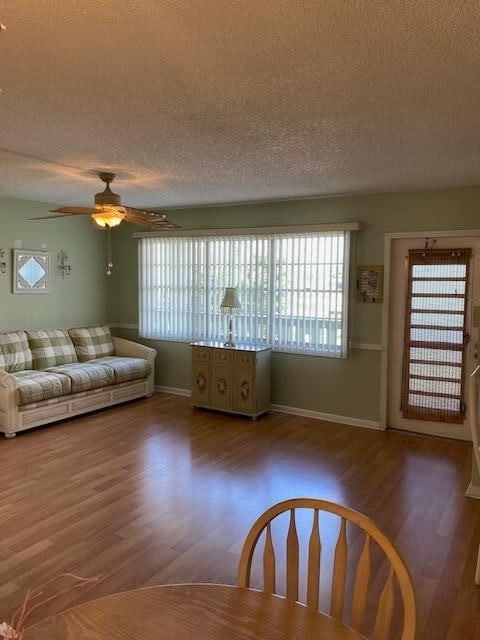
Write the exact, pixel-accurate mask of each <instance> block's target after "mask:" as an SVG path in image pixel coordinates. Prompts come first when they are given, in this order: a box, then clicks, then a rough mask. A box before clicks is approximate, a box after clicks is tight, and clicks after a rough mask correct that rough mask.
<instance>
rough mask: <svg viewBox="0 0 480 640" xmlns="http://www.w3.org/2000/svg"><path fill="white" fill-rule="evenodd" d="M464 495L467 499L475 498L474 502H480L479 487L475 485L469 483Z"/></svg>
mask: <svg viewBox="0 0 480 640" xmlns="http://www.w3.org/2000/svg"><path fill="white" fill-rule="evenodd" d="M465 495H466V496H467V498H475V500H480V487H477V485H475V484H472V483H471V482H470V484H469V485H468V488H467V490H466V491H465Z"/></svg>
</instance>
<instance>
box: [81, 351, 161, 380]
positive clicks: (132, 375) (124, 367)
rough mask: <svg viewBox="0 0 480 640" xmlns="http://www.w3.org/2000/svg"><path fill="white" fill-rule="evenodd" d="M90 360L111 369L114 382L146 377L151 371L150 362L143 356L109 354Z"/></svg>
mask: <svg viewBox="0 0 480 640" xmlns="http://www.w3.org/2000/svg"><path fill="white" fill-rule="evenodd" d="M90 362H91V363H95V364H100V365H103V366H106V367H109V368H111V369H113V372H114V375H115V383H116V384H119V383H121V382H129V381H130V380H141V379H142V378H148V376H149V375H150V372H151V367H150V363H149V362H148V360H144V359H143V358H120V357H118V356H109V357H107V358H97V359H96V360H91V361H90Z"/></svg>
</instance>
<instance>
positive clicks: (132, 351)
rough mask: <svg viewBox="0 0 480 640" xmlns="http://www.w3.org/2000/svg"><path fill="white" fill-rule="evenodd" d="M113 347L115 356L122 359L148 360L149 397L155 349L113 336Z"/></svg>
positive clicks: (151, 387) (153, 375) (153, 370)
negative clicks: (149, 368) (149, 369)
mask: <svg viewBox="0 0 480 640" xmlns="http://www.w3.org/2000/svg"><path fill="white" fill-rule="evenodd" d="M113 347H114V349H115V355H116V356H120V357H122V358H143V359H144V360H148V362H149V363H150V367H151V369H152V371H151V373H150V375H149V377H148V395H149V396H151V395H152V393H153V391H154V387H155V358H156V357H157V351H156V349H152V348H151V347H147V346H145V345H144V344H140V343H139V342H133V341H132V340H125V339H124V338H117V337H115V336H113Z"/></svg>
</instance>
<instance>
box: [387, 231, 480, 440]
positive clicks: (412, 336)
mask: <svg viewBox="0 0 480 640" xmlns="http://www.w3.org/2000/svg"><path fill="white" fill-rule="evenodd" d="M428 246H429V247H430V248H432V247H433V249H434V253H433V254H432V255H435V256H440V255H441V253H440V251H438V250H441V249H459V250H461V249H464V250H465V249H470V250H471V257H470V258H468V252H467V251H463V252H460V251H459V252H458V255H459V256H463V258H462V257H460V258H458V260H459V261H460V262H461V261H462V259H463V260H464V261H465V263H469V264H468V265H467V264H465V265H464V266H463V267H462V266H459V265H454V266H452V265H450V264H449V265H448V266H444V265H437V266H435V265H433V266H432V265H428V268H426V267H424V266H422V265H419V266H417V265H416V264H415V261H416V255H417V256H419V261H421V260H422V258H421V257H420V256H422V255H423V252H421V251H420V252H419V253H418V254H415V253H414V251H415V250H422V249H424V247H425V238H418V239H411V238H410V239H401V240H394V241H393V243H392V251H391V262H390V267H391V272H390V273H391V277H390V303H389V304H390V308H389V325H388V327H389V331H388V334H389V336H388V340H389V346H388V384H387V426H388V427H390V428H395V429H404V430H407V431H414V432H418V433H426V434H431V435H439V436H444V437H449V438H457V439H462V440H469V439H470V434H469V430H468V423H467V412H468V404H469V399H468V384H465V383H466V381H467V380H468V375H469V373H470V370H471V369H472V368H473V363H474V358H475V356H474V353H475V343H476V342H477V335H476V331H477V329H474V328H473V327H472V321H471V320H472V308H473V306H478V304H479V298H480V278H479V273H480V238H479V237H452V238H446V237H445V238H444V237H442V238H437V239H436V240H435V242H434V243H433V245H432V239H430V242H429V245H428ZM435 251H437V252H438V253H435ZM445 255H452V256H453V255H454V254H453V253H451V252H447V253H446V254H445ZM446 259H447V261H448V259H449V258H446ZM435 260H436V258H432V262H435ZM439 260H440V258H439ZM452 260H453V261H455V259H454V258H452ZM428 274H430V275H428ZM443 274H445V275H446V277H443ZM427 275H428V277H425V276H427ZM420 276H423V277H420ZM462 276H464V277H465V278H466V285H465V294H466V296H465V297H466V300H465V298H463V299H462V291H463V289H462V287H463V286H464V285H463V282H462ZM415 292H417V295H418V296H420V297H416V296H415ZM418 292H423V293H418ZM449 292H450V293H451V294H452V295H451V296H450V297H449V295H450V294H449ZM407 296H409V297H408V300H407ZM421 296H424V297H423V298H422V297H421ZM422 308H423V310H422ZM423 325H425V326H423ZM409 340H410V341H411V342H410V343H409V342H408V341H409ZM415 340H417V341H415ZM419 340H422V341H423V340H427V341H428V342H419ZM406 341H407V345H408V346H407V348H406V349H405V344H406ZM440 345H443V346H440ZM462 403H464V406H462ZM414 405H418V407H415V406H414ZM432 407H433V409H432ZM459 407H460V410H462V411H463V410H465V416H463V415H461V416H459V414H458V413H457V414H456V418H455V417H454V418H453V419H457V420H458V421H457V422H449V421H448V420H449V419H451V416H455V413H454V411H453V410H455V411H457V412H458V411H459ZM416 408H418V412H416ZM437 409H438V410H437ZM445 409H448V410H450V409H452V411H445ZM449 416H450V417H449ZM438 418H439V419H438Z"/></svg>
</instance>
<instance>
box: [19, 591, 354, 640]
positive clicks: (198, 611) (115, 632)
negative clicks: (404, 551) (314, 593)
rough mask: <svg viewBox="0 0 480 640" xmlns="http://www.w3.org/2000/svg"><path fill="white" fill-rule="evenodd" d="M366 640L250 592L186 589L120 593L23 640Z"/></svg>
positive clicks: (37, 628)
mask: <svg viewBox="0 0 480 640" xmlns="http://www.w3.org/2000/svg"><path fill="white" fill-rule="evenodd" d="M87 638H88V640H113V639H114V640H137V639H138V640H245V639H248V640H255V639H257V638H258V639H261V640H287V639H294V638H295V639H301V640H310V639H311V640H314V639H315V640H365V639H364V638H363V636H361V635H359V634H358V633H356V632H354V631H352V630H351V629H349V628H348V627H346V626H344V625H343V624H341V623H340V622H337V621H336V620H334V619H333V618H330V616H327V615H325V614H316V613H315V612H312V611H310V610H309V609H307V608H306V607H304V606H303V605H301V604H297V603H293V602H290V601H289V600H286V599H284V598H280V597H279V596H272V595H268V594H265V593H261V592H259V591H253V590H251V589H239V588H237V587H229V586H224V585H210V584H185V585H169V586H160V587H147V588H144V589H137V590H135V591H126V592H124V593H117V594H114V595H111V596H106V597H104V598H99V599H98V600H93V601H91V602H87V603H85V604H81V605H78V606H77V607H73V608H72V609H68V610H66V611H64V612H62V613H59V614H57V615H55V616H53V617H51V618H49V619H48V620H45V621H43V622H40V623H39V624H36V625H34V626H32V627H30V628H29V629H28V630H27V631H25V633H24V640H80V639H82V640H87Z"/></svg>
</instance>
